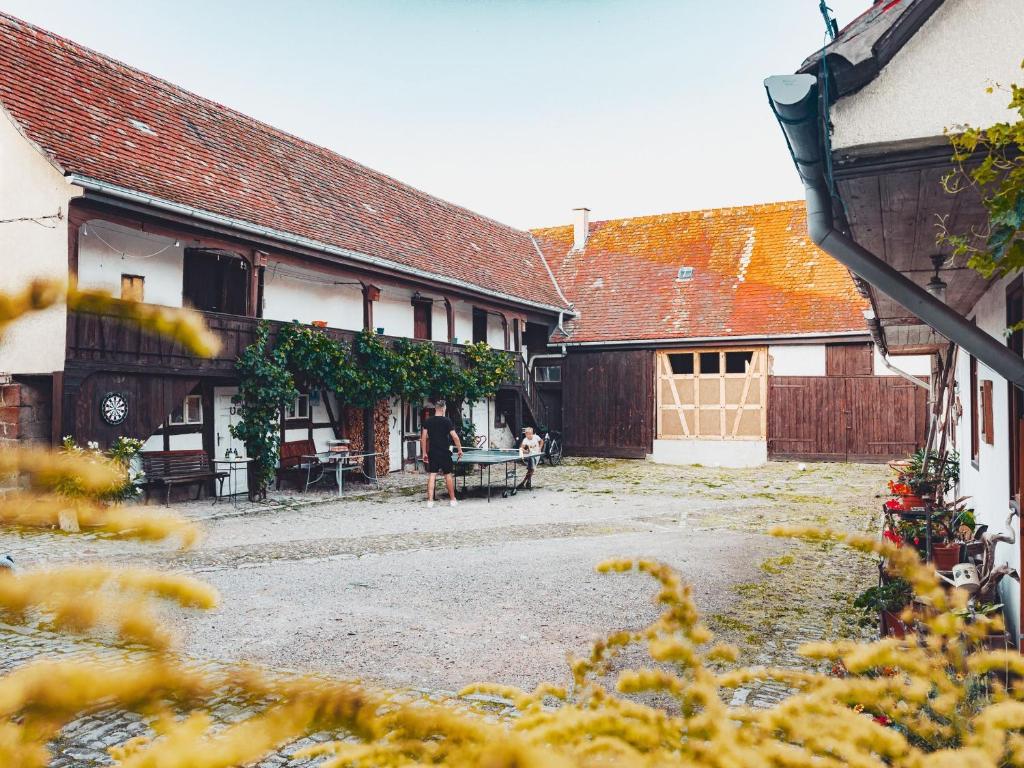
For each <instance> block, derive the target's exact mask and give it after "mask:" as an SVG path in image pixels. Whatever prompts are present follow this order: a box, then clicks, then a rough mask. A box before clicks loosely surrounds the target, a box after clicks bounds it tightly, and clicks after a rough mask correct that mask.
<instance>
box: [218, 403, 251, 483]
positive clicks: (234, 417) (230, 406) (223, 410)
mask: <svg viewBox="0 0 1024 768" xmlns="http://www.w3.org/2000/svg"><path fill="white" fill-rule="evenodd" d="M237 394H238V387H214V388H213V451H214V456H213V458H216V459H223V458H224V457H226V456H227V455H228V451H230V452H231V456H236V455H237V456H239V457H242V458H244V457H245V444H244V443H243V442H242V441H241V440H238V439H236V438H235V437H233V436H232V435H231V430H230V429H229V427H230V426H231V425H232V424H235V423H236V422H237V421H238V420H239V416H238V412H237V406H236V405H235V404H234V403H232V402H231V398H233V397H234V396H235V395H237ZM236 452H237V453H236ZM217 469H218V470H219V471H229V472H230V471H231V470H230V468H229V467H228V466H227V465H225V464H218V465H217ZM233 475H234V476H233V477H231V478H229V479H228V481H227V482H225V484H224V492H225V493H229V492H232V493H242V492H244V491H246V490H248V489H249V483H248V479H249V478H248V472H247V471H246V468H245V467H240V468H238V469H235V470H234V472H233Z"/></svg>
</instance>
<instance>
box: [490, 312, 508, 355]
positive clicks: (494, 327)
mask: <svg viewBox="0 0 1024 768" xmlns="http://www.w3.org/2000/svg"><path fill="white" fill-rule="evenodd" d="M487 343H488V344H490V345H491V346H492V347H494V349H504V348H505V330H504V327H503V326H502V324H501V318H500V317H498V316H497V315H492V314H488V315H487Z"/></svg>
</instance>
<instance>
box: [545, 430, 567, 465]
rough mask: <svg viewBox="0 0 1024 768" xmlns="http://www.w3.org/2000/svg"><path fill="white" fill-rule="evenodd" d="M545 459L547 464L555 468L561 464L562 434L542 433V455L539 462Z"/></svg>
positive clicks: (550, 431) (551, 431)
mask: <svg viewBox="0 0 1024 768" xmlns="http://www.w3.org/2000/svg"><path fill="white" fill-rule="evenodd" d="M545 459H547V462H548V464H550V465H551V466H552V467H556V466H558V465H559V464H561V463H562V433H561V432H559V431H557V430H548V431H546V432H545V433H544V455H543V456H541V461H544V460H545Z"/></svg>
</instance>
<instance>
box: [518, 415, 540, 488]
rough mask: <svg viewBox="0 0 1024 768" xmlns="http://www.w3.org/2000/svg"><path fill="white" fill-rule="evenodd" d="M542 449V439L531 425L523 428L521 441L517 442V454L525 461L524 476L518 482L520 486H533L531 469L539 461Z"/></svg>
mask: <svg viewBox="0 0 1024 768" xmlns="http://www.w3.org/2000/svg"><path fill="white" fill-rule="evenodd" d="M543 451H544V440H543V438H541V436H540V435H538V434H536V433H535V432H534V431H533V427H526V428H524V429H523V442H521V443H520V444H519V455H520V456H522V457H523V461H525V462H526V477H524V478H523V482H521V483H520V484H519V487H520V488H533V470H535V469H536V468H537V465H538V464H539V463H540V457H541V454H542V453H543Z"/></svg>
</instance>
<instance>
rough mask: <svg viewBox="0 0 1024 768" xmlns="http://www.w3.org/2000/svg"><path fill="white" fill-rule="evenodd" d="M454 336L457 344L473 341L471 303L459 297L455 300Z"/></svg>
mask: <svg viewBox="0 0 1024 768" xmlns="http://www.w3.org/2000/svg"><path fill="white" fill-rule="evenodd" d="M455 338H456V339H457V340H458V343H459V344H471V343H473V305H472V304H470V303H469V302H468V301H462V300H461V299H459V300H458V301H456V302H455Z"/></svg>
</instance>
